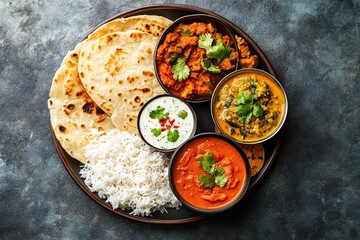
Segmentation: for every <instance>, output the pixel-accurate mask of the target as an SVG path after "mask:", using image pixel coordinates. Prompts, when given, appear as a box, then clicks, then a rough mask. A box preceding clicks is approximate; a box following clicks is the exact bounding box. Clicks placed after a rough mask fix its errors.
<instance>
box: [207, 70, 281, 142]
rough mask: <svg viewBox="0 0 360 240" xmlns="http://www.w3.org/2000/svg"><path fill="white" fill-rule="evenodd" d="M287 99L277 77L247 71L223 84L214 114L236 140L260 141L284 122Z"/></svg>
mask: <svg viewBox="0 0 360 240" xmlns="http://www.w3.org/2000/svg"><path fill="white" fill-rule="evenodd" d="M285 101H286V97H285V95H284V93H283V91H282V88H281V87H280V86H279V85H278V84H277V83H276V82H275V81H274V80H272V79H271V78H269V77H267V76H266V75H265V74H260V73H249V72H246V71H245V72H243V73H241V74H237V75H234V76H233V77H231V78H229V79H228V80H227V81H226V83H224V84H222V85H221V86H220V88H219V89H218V91H217V95H216V96H215V98H214V103H213V104H214V105H213V116H214V118H215V121H216V122H217V124H218V127H219V128H220V129H221V131H222V132H223V133H224V134H226V135H228V136H230V137H232V138H233V139H235V140H236V141H239V142H260V141H261V140H264V139H267V137H269V136H270V135H271V134H272V133H273V131H274V130H275V129H276V127H277V126H278V125H279V124H281V120H282V118H283V115H284V113H285Z"/></svg>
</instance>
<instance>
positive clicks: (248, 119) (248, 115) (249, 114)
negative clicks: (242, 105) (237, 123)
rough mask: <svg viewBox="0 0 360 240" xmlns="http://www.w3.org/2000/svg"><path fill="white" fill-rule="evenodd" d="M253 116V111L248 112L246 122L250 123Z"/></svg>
mask: <svg viewBox="0 0 360 240" xmlns="http://www.w3.org/2000/svg"><path fill="white" fill-rule="evenodd" d="M251 118H252V112H250V113H248V114H247V115H246V117H245V120H244V123H245V124H249V123H250V121H251Z"/></svg>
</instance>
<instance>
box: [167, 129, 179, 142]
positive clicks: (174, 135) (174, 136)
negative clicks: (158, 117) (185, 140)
mask: <svg viewBox="0 0 360 240" xmlns="http://www.w3.org/2000/svg"><path fill="white" fill-rule="evenodd" d="M178 139H179V131H178V130H174V131H171V130H169V131H168V132H167V140H168V141H169V142H176V141H177V140H178Z"/></svg>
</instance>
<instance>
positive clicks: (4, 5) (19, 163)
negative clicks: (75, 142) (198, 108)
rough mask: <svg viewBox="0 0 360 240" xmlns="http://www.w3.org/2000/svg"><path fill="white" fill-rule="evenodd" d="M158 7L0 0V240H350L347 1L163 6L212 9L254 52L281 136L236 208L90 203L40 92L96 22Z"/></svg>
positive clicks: (353, 87)
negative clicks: (271, 79)
mask: <svg viewBox="0 0 360 240" xmlns="http://www.w3.org/2000/svg"><path fill="white" fill-rule="evenodd" d="M157 3H164V1H151V0H143V1H115V0H107V1H97V0H56V1H55V0H50V1H45V0H43V1H25V0H14V1H11V0H2V1H1V2H0V107H1V114H0V116H1V118H0V238H1V239H90V238H91V239H111V238H118V239H203V238H206V239H225V238H226V239H359V237H360V236H359V235H360V232H359V231H360V230H359V227H360V223H359V221H360V210H359V209H360V190H359V189H360V165H359V163H360V162H359V161H360V154H359V152H360V151H359V149H360V144H359V140H360V131H359V130H360V129H359V128H360V124H359V123H360V120H359V115H360V111H359V105H360V100H359V99H360V94H359V90H360V89H359V57H360V52H359V43H360V36H359V34H360V33H359V30H360V29H359V24H360V14H359V12H360V4H359V1H358V0H353V1H351V0H344V1H342V0H338V1H335V0H334V1H327V0H316V1H295V0H291V1H280V0H247V1H245V0H241V1H221V2H220V1H215V0H210V1H195V0H189V1H168V2H167V3H184V4H190V5H195V6H198V7H202V8H205V9H208V10H211V11H213V12H215V13H218V14H220V15H222V16H224V17H226V18H227V19H229V20H230V21H232V22H233V23H235V24H236V25H237V26H239V27H240V28H242V29H243V30H244V31H245V32H246V33H248V34H249V35H250V37H252V38H253V39H254V40H255V41H256V42H257V43H258V45H259V46H260V47H261V48H262V49H263V51H264V52H265V54H266V55H267V56H268V57H269V60H270V61H271V63H272V64H273V67H274V69H275V71H276V73H277V75H278V78H279V80H280V81H281V82H282V83H283V85H284V88H285V89H286V92H287V95H288V99H289V115H288V120H287V125H286V135H285V140H284V144H283V147H282V149H281V152H280V154H279V156H278V158H277V159H276V162H275V164H274V165H273V167H272V169H271V171H270V174H269V175H268V176H267V178H266V179H265V181H264V182H263V183H262V184H261V186H260V187H259V188H258V189H257V190H256V191H255V192H254V194H252V195H251V196H250V197H249V198H248V199H247V201H246V206H245V207H242V208H238V209H236V212H228V213H225V214H222V215H220V216H216V217H213V218H210V219H208V220H205V221H201V222H198V223H194V224H188V225H181V226H172V227H164V226H156V225H150V224H142V223H138V222H135V221H132V220H129V219H126V218H123V217H121V216H118V215H115V214H113V213H111V212H109V211H107V210H106V209H104V208H102V207H101V206H99V205H98V204H97V203H95V202H93V201H92V200H90V198H89V197H88V196H86V195H85V194H84V193H83V192H82V190H81V189H80V188H79V187H78V186H77V185H76V184H75V183H74V181H73V180H72V179H71V178H70V176H69V174H68V173H67V172H66V170H65V168H64V167H63V165H62V163H61V162H60V159H59V157H58V155H57V153H56V151H55V148H54V144H53V141H52V138H51V133H50V125H49V113H48V109H47V98H48V92H49V88H50V85H51V79H52V77H53V75H54V73H55V71H56V69H57V68H58V67H59V65H60V62H61V60H62V58H63V57H64V56H65V54H66V52H67V51H68V50H71V49H73V48H74V46H75V45H76V43H77V42H79V41H80V40H81V39H82V38H83V37H84V35H85V34H86V33H87V32H88V31H89V30H90V29H91V28H92V27H94V26H96V25H97V24H99V23H100V22H102V21H104V20H106V19H107V18H109V17H111V16H113V15H115V14H117V13H120V12H123V11H125V10H129V9H133V8H136V7H140V6H144V5H149V4H157Z"/></svg>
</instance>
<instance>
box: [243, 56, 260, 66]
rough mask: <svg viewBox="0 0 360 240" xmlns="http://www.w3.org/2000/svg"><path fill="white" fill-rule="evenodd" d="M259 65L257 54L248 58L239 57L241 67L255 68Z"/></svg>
mask: <svg viewBox="0 0 360 240" xmlns="http://www.w3.org/2000/svg"><path fill="white" fill-rule="evenodd" d="M258 65H259V58H258V56H257V55H250V57H249V58H240V66H241V68H256V67H257V66H258Z"/></svg>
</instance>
